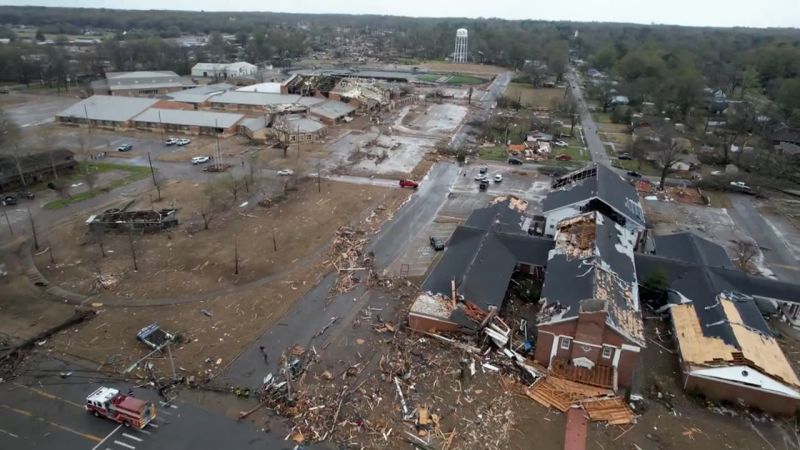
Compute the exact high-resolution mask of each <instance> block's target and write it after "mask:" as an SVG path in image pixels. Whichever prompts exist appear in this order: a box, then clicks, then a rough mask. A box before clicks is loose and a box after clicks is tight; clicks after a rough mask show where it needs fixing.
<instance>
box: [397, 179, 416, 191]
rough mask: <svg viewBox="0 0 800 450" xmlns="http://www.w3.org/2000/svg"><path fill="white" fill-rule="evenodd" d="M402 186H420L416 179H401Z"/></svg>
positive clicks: (413, 187) (412, 187) (414, 187)
mask: <svg viewBox="0 0 800 450" xmlns="http://www.w3.org/2000/svg"><path fill="white" fill-rule="evenodd" d="M400 187H401V188H411V189H416V188H418V187H419V183H417V182H416V181H414V180H400Z"/></svg>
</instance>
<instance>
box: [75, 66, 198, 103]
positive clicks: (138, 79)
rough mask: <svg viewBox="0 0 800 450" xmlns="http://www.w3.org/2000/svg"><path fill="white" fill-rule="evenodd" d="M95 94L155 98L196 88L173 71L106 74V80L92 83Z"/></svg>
mask: <svg viewBox="0 0 800 450" xmlns="http://www.w3.org/2000/svg"><path fill="white" fill-rule="evenodd" d="M91 86H92V91H93V93H94V94H101V95H104V94H105V95H114V96H127V97H154V96H156V95H164V94H168V93H170V92H175V91H181V90H183V89H188V88H191V87H194V86H195V84H194V82H193V81H192V80H190V79H188V78H183V77H181V76H180V75H178V74H177V73H175V72H172V71H137V72H106V78H105V79H104V80H97V81H93V82H92V85H91Z"/></svg>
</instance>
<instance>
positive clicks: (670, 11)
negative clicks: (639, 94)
mask: <svg viewBox="0 0 800 450" xmlns="http://www.w3.org/2000/svg"><path fill="white" fill-rule="evenodd" d="M271 3H273V4H272V5H271V8H270V9H269V10H264V9H259V8H258V6H257V5H259V4H260V2H256V1H253V0H242V1H240V2H238V4H240V5H242V6H240V7H236V8H231V7H230V6H231V5H228V4H226V5H225V6H226V7H225V8H217V7H216V5H218V3H216V2H211V1H209V0H194V1H189V0H175V1H173V2H172V4H174V5H175V7H172V8H164V5H163V4H162V3H161V2H158V1H155V0H142V1H136V2H133V1H130V0H120V1H117V2H114V4H113V6H109V4H110V2H107V1H105V0H76V1H72V2H70V4H69V5H65V4H64V2H62V1H58V0H38V1H37V0H33V1H31V0H22V1H16V0H12V1H9V2H7V3H6V4H5V5H4V6H20V7H22V6H31V7H49V8H86V9H107V10H133V11H165V12H213V13H246V12H260V13H277V14H305V15H351V16H389V17H401V18H411V19H442V20H444V19H469V20H481V19H501V20H509V21H521V20H532V21H545V22H569V23H587V24H602V23H608V24H630V25H641V26H683V27H700V28H748V29H770V28H773V29H790V30H798V29H799V27H800V2H797V1H795V0H766V1H765V2H761V3H760V4H759V5H750V6H749V7H748V8H735V10H734V11H729V9H730V5H729V4H728V3H727V2H724V1H720V0H711V1H710V2H703V3H702V4H700V5H698V4H697V2H691V1H689V0H675V1H674V2H672V3H670V4H669V5H655V6H651V7H647V8H642V7H641V5H640V4H638V2H635V1H633V0H621V1H617V2H614V4H613V5H611V6H610V7H609V6H608V5H603V6H602V7H601V6H600V5H595V4H593V3H594V2H593V1H592V0H576V1H575V2H572V3H570V4H569V5H566V7H564V8H561V9H560V10H559V11H544V10H539V11H537V13H539V15H538V16H536V17H534V16H530V15H526V14H525V12H524V11H525V10H526V9H529V8H531V6H533V5H529V4H527V5H526V4H525V2H524V1H520V0H505V1H502V0H501V1H500V2H496V3H494V4H492V5H485V4H483V3H479V2H474V1H470V0H467V1H466V2H462V4H460V5H459V6H460V9H452V8H451V7H450V6H449V5H445V4H442V2H430V1H423V0H407V1H406V2H405V3H403V4H391V5H377V7H376V5H375V4H374V2H370V1H367V0H351V1H350V2H349V3H348V4H347V5H345V6H344V7H342V5H341V4H333V3H331V2H328V1H325V0H300V1H287V0H276V1H273V2H271ZM587 3H588V4H587ZM489 6H491V7H489ZM576 8H577V10H576ZM778 10H780V11H781V13H780V14H776V13H772V14H767V12H768V11H778ZM418 11H427V12H428V14H424V15H420V14H416V12H418ZM570 12H571V13H570ZM589 16H591V17H589ZM698 18H700V19H702V20H704V21H705V22H703V21H698V20H697V19H698ZM708 18H712V19H711V20H708Z"/></svg>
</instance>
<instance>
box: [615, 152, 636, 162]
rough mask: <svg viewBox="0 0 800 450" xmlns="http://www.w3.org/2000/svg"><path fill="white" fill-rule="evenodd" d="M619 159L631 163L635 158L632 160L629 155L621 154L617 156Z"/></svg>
mask: <svg viewBox="0 0 800 450" xmlns="http://www.w3.org/2000/svg"><path fill="white" fill-rule="evenodd" d="M617 159H621V160H623V161H630V160H632V159H633V158H631V155H630V154H629V153H620V154H619V155H617Z"/></svg>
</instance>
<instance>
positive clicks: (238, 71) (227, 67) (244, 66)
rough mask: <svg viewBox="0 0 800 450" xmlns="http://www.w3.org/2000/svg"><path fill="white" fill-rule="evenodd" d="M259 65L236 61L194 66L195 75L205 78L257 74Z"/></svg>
mask: <svg viewBox="0 0 800 450" xmlns="http://www.w3.org/2000/svg"><path fill="white" fill-rule="evenodd" d="M257 72H258V67H257V66H255V65H254V64H250V63H248V62H244V61H239V62H235V63H230V64H225V63H197V64H195V65H194V67H192V76H193V77H203V78H229V77H230V78H236V77H248V76H255V75H256V73H257Z"/></svg>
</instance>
